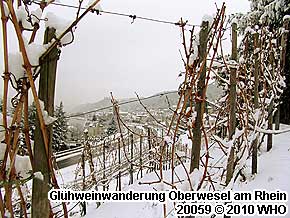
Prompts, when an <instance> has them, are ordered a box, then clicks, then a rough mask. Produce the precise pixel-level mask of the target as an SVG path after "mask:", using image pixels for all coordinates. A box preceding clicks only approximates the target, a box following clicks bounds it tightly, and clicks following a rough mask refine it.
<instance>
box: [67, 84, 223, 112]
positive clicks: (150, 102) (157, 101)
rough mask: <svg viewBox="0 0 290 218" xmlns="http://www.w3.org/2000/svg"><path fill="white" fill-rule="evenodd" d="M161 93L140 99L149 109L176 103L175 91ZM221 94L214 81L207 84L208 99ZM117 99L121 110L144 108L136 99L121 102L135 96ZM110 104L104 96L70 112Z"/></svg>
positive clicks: (211, 99)
mask: <svg viewBox="0 0 290 218" xmlns="http://www.w3.org/2000/svg"><path fill="white" fill-rule="evenodd" d="M169 92H171V91H169ZM162 93H167V91H164V92H161V93H157V94H155V95H152V96H156V97H154V98H150V99H145V100H142V102H143V103H144V104H145V105H146V106H147V107H148V108H151V109H166V108H168V100H169V103H170V106H171V107H172V106H174V105H176V104H177V102H178V98H179V95H178V94H177V92H176V93H172V92H171V93H169V94H166V95H161V94H162ZM221 94H222V90H221V88H220V87H218V86H217V85H216V84H215V83H212V84H210V85H209V86H208V90H207V97H208V99H209V100H210V101H214V100H216V99H217V97H218V96H220V95H221ZM166 96H167V99H168V100H167V99H166ZM146 97H147V96H146ZM140 98H142V97H140ZM118 100H119V103H120V104H121V105H120V108H121V110H122V111H142V110H144V109H143V107H142V106H141V105H140V103H139V102H138V101H135V102H132V103H129V104H123V105H122V103H125V102H128V101H134V100H137V98H124V99H118ZM111 105H112V103H111V99H110V98H109V97H105V98H104V99H102V100H100V101H98V102H95V103H87V104H81V105H78V106H76V107H75V108H74V109H73V110H72V111H71V113H82V112H87V111H91V110H95V109H99V108H104V107H108V106H111Z"/></svg>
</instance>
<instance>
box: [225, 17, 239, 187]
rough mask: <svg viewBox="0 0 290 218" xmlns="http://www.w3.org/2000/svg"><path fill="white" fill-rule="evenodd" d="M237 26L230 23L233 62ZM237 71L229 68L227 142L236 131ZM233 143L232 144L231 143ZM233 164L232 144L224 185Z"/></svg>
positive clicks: (232, 169)
mask: <svg viewBox="0 0 290 218" xmlns="http://www.w3.org/2000/svg"><path fill="white" fill-rule="evenodd" d="M237 37H238V34H237V24H236V23H232V57H231V59H232V60H233V61H235V62H236V61H237V59H238V49H237ZM236 87H237V69H236V66H233V67H231V68H230V93H229V105H230V114H229V140H231V139H232V138H233V135H234V134H235V130H236V104H237V103H236V101H237V91H236ZM233 143H234V142H233ZM234 162H235V147H234V144H233V145H232V147H231V149H230V155H229V158H228V163H227V174H226V185H228V184H229V182H230V181H231V179H232V177H233V173H234V167H235V166H234Z"/></svg>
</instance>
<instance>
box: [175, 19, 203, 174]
mask: <svg viewBox="0 0 290 218" xmlns="http://www.w3.org/2000/svg"><path fill="white" fill-rule="evenodd" d="M208 25H209V24H208V21H203V22H202V24H201V30H200V33H199V39H200V46H199V56H200V57H199V58H200V61H201V63H202V62H203V61H204V60H205V59H206V55H207V54H206V50H207V37H208ZM205 77H206V64H205V65H204V67H203V69H202V72H201V74H200V77H199V80H198V84H197V86H198V87H197V90H198V91H197V97H198V98H199V99H196V105H195V110H196V113H197V116H196V120H195V127H194V128H193V131H192V137H193V139H194V140H193V142H192V150H191V163H190V173H191V172H193V170H194V169H195V168H197V169H199V160H200V148H201V126H202V122H203V114H204V110H205V99H202V98H203V93H204V89H205ZM171 167H174V166H171Z"/></svg>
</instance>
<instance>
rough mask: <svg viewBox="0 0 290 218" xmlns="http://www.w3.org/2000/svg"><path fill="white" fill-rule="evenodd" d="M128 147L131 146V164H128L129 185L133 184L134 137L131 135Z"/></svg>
mask: <svg viewBox="0 0 290 218" xmlns="http://www.w3.org/2000/svg"><path fill="white" fill-rule="evenodd" d="M130 141H131V143H130V145H131V152H130V155H131V158H130V159H131V163H130V184H133V180H134V178H133V159H134V151H133V146H134V137H133V134H131V135H130Z"/></svg>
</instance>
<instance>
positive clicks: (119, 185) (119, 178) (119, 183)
mask: <svg viewBox="0 0 290 218" xmlns="http://www.w3.org/2000/svg"><path fill="white" fill-rule="evenodd" d="M118 163H119V174H118V188H119V191H121V190H122V183H121V176H122V175H121V141H120V138H118Z"/></svg>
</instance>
